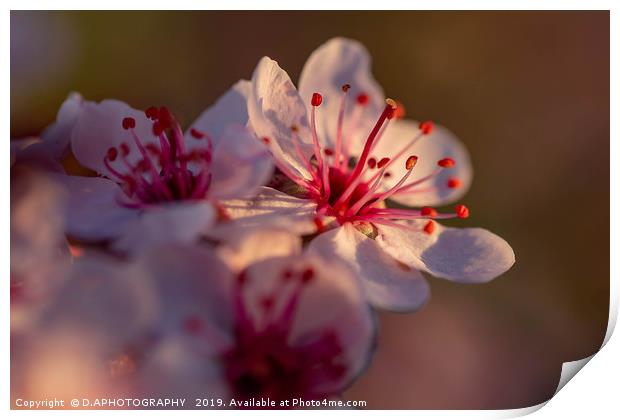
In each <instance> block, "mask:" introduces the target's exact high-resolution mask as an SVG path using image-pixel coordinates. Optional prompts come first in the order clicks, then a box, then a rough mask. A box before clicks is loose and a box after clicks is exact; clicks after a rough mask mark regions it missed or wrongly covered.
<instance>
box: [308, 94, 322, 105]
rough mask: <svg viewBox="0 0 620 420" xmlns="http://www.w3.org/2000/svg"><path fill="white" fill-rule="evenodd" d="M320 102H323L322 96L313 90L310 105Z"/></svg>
mask: <svg viewBox="0 0 620 420" xmlns="http://www.w3.org/2000/svg"><path fill="white" fill-rule="evenodd" d="M322 102H323V97H322V96H321V94H320V93H317V92H314V93H313V94H312V101H310V103H311V104H312V106H319V105H321V103H322Z"/></svg>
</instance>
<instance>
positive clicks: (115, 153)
mask: <svg viewBox="0 0 620 420" xmlns="http://www.w3.org/2000/svg"><path fill="white" fill-rule="evenodd" d="M107 156H108V160H109V161H111V162H114V161H115V160H116V157H117V156H118V150H116V147H110V148H109V149H108V153H107Z"/></svg>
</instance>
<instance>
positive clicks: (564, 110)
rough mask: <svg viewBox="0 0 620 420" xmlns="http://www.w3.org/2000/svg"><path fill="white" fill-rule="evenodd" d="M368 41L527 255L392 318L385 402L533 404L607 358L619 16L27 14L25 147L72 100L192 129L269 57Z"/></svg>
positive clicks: (20, 79)
mask: <svg viewBox="0 0 620 420" xmlns="http://www.w3.org/2000/svg"><path fill="white" fill-rule="evenodd" d="M338 35H340V36H347V37H352V38H355V39H358V40H360V41H362V42H363V43H364V44H365V45H366V46H367V47H368V49H369V50H370V52H371V54H372V55H373V58H374V74H375V76H376V78H377V79H378V80H379V82H380V83H381V84H382V85H383V87H384V89H385V91H386V93H387V94H388V95H389V96H390V97H394V98H397V99H399V100H400V101H402V102H403V103H404V104H405V106H406V109H407V112H408V115H409V116H411V117H412V118H417V119H433V120H435V121H437V122H439V123H441V124H443V125H446V126H447V127H449V128H450V129H451V130H452V131H454V132H455V133H456V134H457V135H459V137H460V138H461V139H462V140H463V142H464V143H465V144H466V145H467V146H468V148H469V150H470V153H471V155H472V159H473V162H474V171H475V177H474V185H473V188H472V189H471V191H470V193H469V194H468V195H467V196H466V198H465V200H464V202H465V203H466V204H467V205H468V206H469V207H470V209H471V211H472V217H471V218H470V219H469V220H467V221H459V222H457V224H459V225H471V226H478V225H479V226H484V227H487V228H489V229H490V230H492V231H494V232H496V233H498V234H499V235H501V236H503V237H504V238H506V239H507V240H508V242H510V244H511V245H512V246H513V248H514V250H515V252H516V255H517V263H516V265H515V267H513V269H512V270H510V271H509V272H508V273H507V274H506V275H504V276H502V277H501V278H499V279H497V280H496V281H494V282H492V283H490V284H485V285H476V286H466V285H457V284H451V283H449V282H447V281H442V280H434V279H433V280H431V286H432V293H433V296H432V299H431V301H430V303H429V304H428V305H427V306H426V307H425V308H424V309H423V310H422V311H420V312H418V313H416V314H411V315H399V314H387V313H382V314H380V321H381V330H380V341H379V349H378V352H377V354H376V357H375V359H374V363H373V365H372V367H371V368H370V370H369V372H368V373H367V375H366V376H364V377H363V378H362V379H361V380H360V381H359V382H358V383H357V384H356V385H355V386H354V387H353V388H352V389H351V390H350V391H349V392H348V393H347V394H346V395H345V398H348V399H364V400H368V404H369V408H388V409H390V408H395V409H407V408H426V409H433V408H518V407H525V406H530V405H533V404H537V403H539V402H542V401H544V400H546V399H548V398H549V397H550V396H551V395H552V394H553V392H554V390H555V388H556V385H557V382H558V380H559V376H560V370H561V363H562V362H564V361H569V360H575V359H580V358H583V357H586V356H588V355H590V354H592V353H593V352H594V351H596V350H597V349H598V348H599V347H600V345H601V343H602V339H603V336H604V333H605V329H606V326H607V314H608V302H609V13H607V12H158V13H156V12H153V13H151V12H44V13H39V12H12V13H11V138H19V137H24V136H27V135H34V134H37V133H39V132H40V131H41V129H43V128H44V127H45V126H46V125H47V124H48V123H50V122H51V121H52V120H53V119H54V117H55V113H56V111H57V109H58V106H59V105H60V104H61V102H62V101H63V99H64V98H65V96H66V95H67V94H68V93H69V91H79V92H81V93H82V94H83V95H84V96H85V97H86V98H88V99H91V100H100V99H103V98H118V99H122V100H124V101H127V102H129V103H130V104H132V105H133V106H134V107H142V108H144V107H146V106H148V105H152V104H157V105H159V104H165V105H168V106H169V107H170V108H171V109H172V110H173V111H175V112H176V113H177V114H178V115H179V117H180V119H181V121H183V122H185V123H189V122H191V120H192V119H193V118H194V117H196V116H197V115H198V114H199V113H200V112H201V111H202V110H203V109H204V108H205V107H207V106H208V105H209V104H211V103H212V102H213V100H214V99H216V98H217V96H218V95H220V94H221V93H223V92H224V91H225V90H226V89H227V88H228V87H229V86H230V85H231V84H233V83H234V82H235V81H237V80H238V79H240V78H249V77H250V75H251V72H252V70H253V68H254V65H255V64H256V62H257V61H258V59H259V58H260V57H261V56H263V55H269V56H271V57H272V58H274V59H276V60H278V61H279V62H280V65H281V66H282V67H283V68H284V69H286V70H287V71H288V72H289V74H290V75H291V77H292V79H293V80H294V81H295V80H296V79H297V76H298V75H299V72H300V71H301V67H302V65H303V63H304V61H305V59H306V57H307V56H308V55H309V54H310V53H311V52H312V50H313V49H314V48H315V47H317V46H318V45H320V44H321V43H322V42H324V41H326V40H327V39H329V38H330V37H332V36H338Z"/></svg>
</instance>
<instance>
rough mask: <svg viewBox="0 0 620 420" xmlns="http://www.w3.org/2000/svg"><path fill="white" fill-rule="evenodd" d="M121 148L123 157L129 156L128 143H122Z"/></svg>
mask: <svg viewBox="0 0 620 420" xmlns="http://www.w3.org/2000/svg"><path fill="white" fill-rule="evenodd" d="M119 148H120V150H121V155H123V156H127V155H128V154H129V146H128V145H127V143H121V145H120V146H119Z"/></svg>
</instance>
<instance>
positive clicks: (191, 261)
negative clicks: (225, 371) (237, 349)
mask: <svg viewBox="0 0 620 420" xmlns="http://www.w3.org/2000/svg"><path fill="white" fill-rule="evenodd" d="M139 265H140V266H141V267H142V270H144V271H145V272H146V273H147V274H148V275H149V276H150V277H151V278H152V280H153V287H154V289H155V294H156V306H157V314H158V316H159V319H158V321H157V322H156V324H155V325H156V329H157V331H159V332H160V333H162V334H164V335H167V336H185V337H187V338H188V339H189V340H190V341H194V345H195V346H196V350H201V349H202V350H205V351H208V352H213V351H216V349H217V348H220V347H226V346H227V345H230V343H231V337H230V334H231V333H232V327H233V324H232V323H233V312H232V309H231V308H232V300H231V299H232V285H233V281H234V278H233V274H232V272H231V271H230V270H229V268H228V267H227V266H226V265H225V264H224V262H223V261H222V260H221V259H219V258H218V257H217V255H215V253H214V252H212V251H211V250H210V249H208V248H206V247H197V246H187V245H163V246H160V247H157V248H152V249H151V250H149V251H148V252H147V253H145V254H143V255H142V256H141V258H140V259H139ZM188 320H192V321H193V322H195V323H199V325H196V328H195V330H191V329H188V324H187V323H188Z"/></svg>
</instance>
